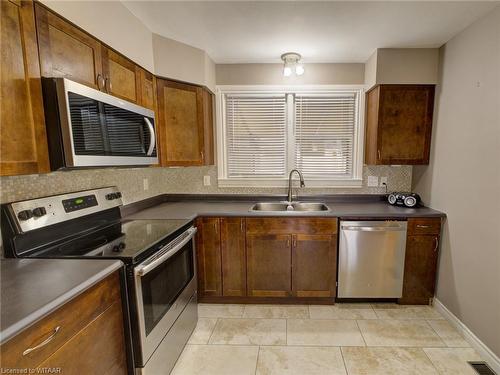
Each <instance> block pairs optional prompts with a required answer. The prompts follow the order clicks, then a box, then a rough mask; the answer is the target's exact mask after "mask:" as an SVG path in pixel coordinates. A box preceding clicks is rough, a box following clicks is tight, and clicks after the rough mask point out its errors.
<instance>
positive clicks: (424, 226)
mask: <svg viewBox="0 0 500 375" xmlns="http://www.w3.org/2000/svg"><path fill="white" fill-rule="evenodd" d="M430 227H431V226H430V225H422V224H417V228H430Z"/></svg>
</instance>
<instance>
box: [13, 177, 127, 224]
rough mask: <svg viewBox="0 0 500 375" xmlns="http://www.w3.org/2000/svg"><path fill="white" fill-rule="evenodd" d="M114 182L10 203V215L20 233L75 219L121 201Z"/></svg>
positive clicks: (119, 204)
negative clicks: (94, 187) (100, 186)
mask: <svg viewBox="0 0 500 375" xmlns="http://www.w3.org/2000/svg"><path fill="white" fill-rule="evenodd" d="M121 197H122V194H121V193H120V192H119V191H118V189H117V188H116V187H114V186H112V187H107V188H101V189H94V190H86V191H79V192H74V193H67V194H61V195H54V196H51V197H44V198H36V199H30V200H26V201H21V202H13V203H9V204H8V205H7V206H8V207H7V209H8V211H9V216H10V217H12V219H14V221H15V222H16V224H17V225H16V226H17V228H16V230H17V231H18V232H20V233H23V232H28V231H30V230H34V229H39V228H43V227H46V226H49V225H53V224H57V223H61V222H64V221H67V220H71V219H76V218H78V217H82V216H85V215H89V214H93V213H96V212H100V211H104V210H107V209H110V208H114V207H119V206H121V205H122V199H121Z"/></svg>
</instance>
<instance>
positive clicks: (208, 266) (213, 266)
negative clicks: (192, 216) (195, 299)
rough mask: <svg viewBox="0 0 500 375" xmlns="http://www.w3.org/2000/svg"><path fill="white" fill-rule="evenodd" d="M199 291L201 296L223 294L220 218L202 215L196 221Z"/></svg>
mask: <svg viewBox="0 0 500 375" xmlns="http://www.w3.org/2000/svg"><path fill="white" fill-rule="evenodd" d="M196 227H197V228H198V233H197V247H196V253H197V256H196V261H197V267H198V268H197V269H198V272H197V273H198V291H199V294H200V295H201V296H221V295H222V268H221V266H222V263H221V261H222V259H221V236H220V219H219V218H214V217H201V218H199V219H197V221H196Z"/></svg>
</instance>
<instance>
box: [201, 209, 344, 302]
mask: <svg viewBox="0 0 500 375" xmlns="http://www.w3.org/2000/svg"><path fill="white" fill-rule="evenodd" d="M197 226H198V230H199V232H198V244H197V249H198V251H197V254H198V279H199V282H198V285H199V290H198V293H199V295H200V299H201V300H202V301H203V300H205V301H214V302H224V301H238V302H252V301H262V302H271V301H272V299H273V298H278V299H279V300H283V299H285V298H288V299H289V300H290V301H292V302H293V300H300V299H304V298H309V299H312V300H315V301H319V300H321V299H322V300H323V301H330V303H331V302H333V297H335V295H336V273H337V219H330V218H272V217H266V218H256V217H252V218H250V217H248V218H241V217H222V218H209V217H205V218H200V219H198V221H197ZM217 230H219V232H220V234H219V233H217ZM325 303H328V302H325Z"/></svg>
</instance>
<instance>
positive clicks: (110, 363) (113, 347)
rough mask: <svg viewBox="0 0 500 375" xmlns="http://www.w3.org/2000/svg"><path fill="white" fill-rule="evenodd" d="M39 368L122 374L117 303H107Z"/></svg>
mask: <svg viewBox="0 0 500 375" xmlns="http://www.w3.org/2000/svg"><path fill="white" fill-rule="evenodd" d="M39 367H40V368H56V367H60V368H61V370H62V373H63V374H65V375H72V374H75V375H77V374H103V375H104V374H106V375H111V374H113V375H115V374H116V375H118V374H121V375H124V374H126V372H127V369H126V359H125V338H124V332H123V315H122V307H121V303H120V302H115V303H114V304H113V305H111V307H109V308H108V309H107V310H106V311H105V312H104V313H102V314H101V315H99V317H97V319H95V320H94V321H92V322H91V323H90V324H89V325H87V326H86V327H85V328H84V329H83V330H82V331H80V332H79V333H78V334H77V335H75V336H73V337H72V338H71V339H70V340H69V341H68V342H67V343H66V344H64V345H63V346H62V347H61V348H60V349H59V350H57V351H56V352H55V353H54V354H52V355H51V356H50V357H49V358H48V359H47V360H45V361H44V362H43V363H41V364H40V366H39Z"/></svg>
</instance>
